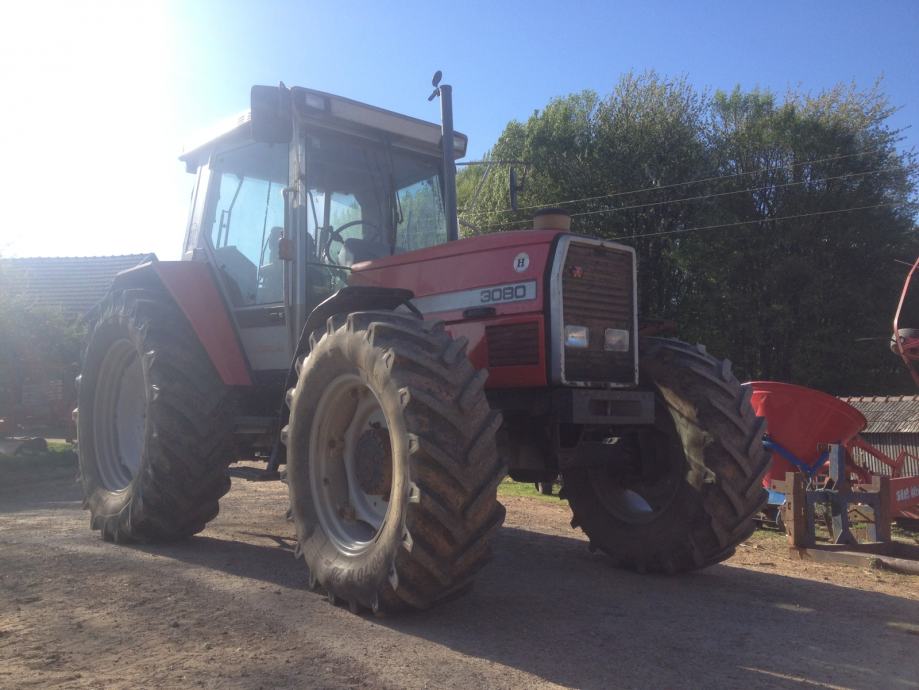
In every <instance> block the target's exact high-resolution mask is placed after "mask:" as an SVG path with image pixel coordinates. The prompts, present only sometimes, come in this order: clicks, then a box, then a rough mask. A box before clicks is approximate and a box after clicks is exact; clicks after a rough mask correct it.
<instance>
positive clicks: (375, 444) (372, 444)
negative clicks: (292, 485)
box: [309, 374, 393, 556]
mask: <svg viewBox="0 0 919 690" xmlns="http://www.w3.org/2000/svg"><path fill="white" fill-rule="evenodd" d="M309 457H310V464H309V467H310V485H311V490H312V493H313V500H314V505H315V506H316V513H317V517H318V518H319V522H320V523H321V524H322V526H323V530H324V531H325V533H326V534H327V535H328V536H329V539H330V541H331V542H332V543H333V544H334V545H335V547H336V548H337V549H338V550H339V551H340V552H342V553H344V554H346V555H349V556H354V555H358V554H360V553H363V552H364V551H366V550H367V549H368V548H370V546H371V545H372V544H373V542H374V539H375V538H376V535H377V534H378V533H379V531H380V530H381V529H382V527H383V525H384V523H385V521H386V516H387V514H388V512H389V499H390V493H391V490H392V484H393V458H392V450H391V447H390V440H389V429H388V428H387V426H386V418H385V415H384V414H383V409H382V407H381V405H380V402H379V400H378V399H377V397H376V395H375V394H374V393H373V391H371V390H370V388H368V387H367V384H366V383H365V382H364V381H363V380H362V379H361V378H360V376H358V375H356V374H343V375H341V376H339V377H338V378H336V379H334V380H333V381H331V382H330V383H329V384H328V386H327V387H326V389H325V391H324V392H323V394H322V396H321V397H320V400H319V403H318V405H317V409H316V413H315V416H314V418H313V424H312V430H311V433H310V451H309Z"/></svg>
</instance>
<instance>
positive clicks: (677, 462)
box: [564, 338, 769, 573]
mask: <svg viewBox="0 0 919 690" xmlns="http://www.w3.org/2000/svg"><path fill="white" fill-rule="evenodd" d="M641 346H642V359H641V367H640V368H641V371H640V375H641V380H642V382H643V384H645V385H648V384H650V385H652V386H653V389H654V391H655V393H656V396H655V399H656V405H655V423H654V425H653V426H652V427H649V428H647V429H644V430H641V431H637V432H634V433H630V434H627V435H625V436H622V437H620V438H619V439H618V441H617V442H616V443H615V444H614V445H612V446H611V449H610V455H609V457H608V458H607V462H606V463H605V464H603V465H600V466H593V467H581V468H576V469H571V470H568V471H566V472H565V473H564V482H565V488H564V494H565V497H566V498H567V499H568V500H569V503H570V505H571V510H572V513H573V519H572V526H580V527H581V529H583V530H584V532H585V533H586V534H587V536H588V537H589V538H590V541H591V545H592V546H594V547H596V548H599V549H600V550H602V551H604V552H606V553H607V554H609V556H610V557H611V558H612V559H613V561H614V562H615V563H616V564H617V565H618V566H620V567H623V568H627V569H630V570H636V571H639V572H665V573H676V572H683V571H688V570H694V569H697V568H703V567H705V566H708V565H711V564H713V563H717V562H719V561H722V560H724V559H725V558H728V557H730V556H731V555H732V554H733V553H734V550H735V547H736V546H737V544H739V543H740V542H742V541H743V540H745V539H746V538H747V537H749V536H750V534H752V533H753V530H754V529H755V527H756V524H755V521H754V517H755V515H756V514H757V513H758V512H759V510H760V509H761V508H762V507H763V505H764V504H765V501H766V492H765V491H764V490H763V488H762V477H763V474H764V473H765V471H766V468H767V466H768V464H769V454H768V453H767V452H766V451H765V450H764V449H763V447H762V437H763V433H764V432H765V419H763V418H760V417H757V416H756V415H755V413H754V411H753V409H752V407H751V406H750V390H749V389H746V388H743V387H742V386H741V385H740V383H739V382H738V381H737V379H736V378H735V377H734V375H733V374H732V373H731V365H730V362H728V361H719V360H717V359H715V358H713V357H711V356H710V355H709V354H707V353H706V351H705V348H704V347H703V346H701V345H697V346H692V345H689V344H687V343H683V342H680V341H677V340H669V339H662V338H645V339H643V340H642V343H641Z"/></svg>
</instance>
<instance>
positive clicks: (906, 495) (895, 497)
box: [890, 477, 919, 519]
mask: <svg viewBox="0 0 919 690" xmlns="http://www.w3.org/2000/svg"><path fill="white" fill-rule="evenodd" d="M890 512H891V514H892V515H893V516H894V517H908V518H913V519H917V518H919V477H895V478H893V479H891V480H890Z"/></svg>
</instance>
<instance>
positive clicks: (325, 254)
mask: <svg viewBox="0 0 919 690" xmlns="http://www.w3.org/2000/svg"><path fill="white" fill-rule="evenodd" d="M355 225H366V226H367V227H368V228H370V229H371V230H374V231H376V235H377V236H379V234H380V228H379V226H378V225H376V224H375V223H371V222H369V221H366V220H363V219H361V218H358V219H357V220H349V221H348V222H347V223H343V224H342V225H339V226H338V227H337V228H332V229H331V230H329V236H328V238H327V239H326V242H325V245H324V246H323V247H322V253H321V254H320V258H325V260H326V262H328V263H330V264H338V262H337V261H335V260H334V259H333V258H332V242H334V241H335V240H338V243H339V244H344V243H345V238H344V237H342V236H341V233H343V232H344V231H345V230H347V229H348V228H353V227H354V226H355Z"/></svg>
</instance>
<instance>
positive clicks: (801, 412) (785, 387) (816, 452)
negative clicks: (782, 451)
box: [744, 381, 867, 488]
mask: <svg viewBox="0 0 919 690" xmlns="http://www.w3.org/2000/svg"><path fill="white" fill-rule="evenodd" d="M744 385H745V386H749V387H750V388H752V389H753V395H752V396H751V398H750V404H751V405H752V406H753V409H754V411H755V412H756V414H758V415H759V416H760V417H765V418H766V422H767V424H768V429H769V436H770V437H771V438H772V440H773V441H775V442H776V443H778V444H780V445H781V446H783V447H784V448H786V449H787V450H788V451H790V452H791V453H792V454H793V455H794V456H795V457H796V458H798V459H799V460H803V461H804V462H806V463H808V464H813V463H815V462H816V461H817V459H818V458H819V457H820V453H821V448H820V446H821V444H824V445H825V444H829V443H840V444H843V445H845V444H847V443H848V442H849V441H850V440H851V439H852V438H853V437H854V436H855V435H856V434H857V433H858V432H860V431H861V430H862V429H864V428H865V425H866V424H867V421H866V420H865V417H864V415H862V413H861V412H859V411H858V410H856V409H855V408H854V407H852V406H851V405H849V404H847V403H844V402H843V401H842V400H839V399H838V398H834V397H833V396H832V395H827V394H826V393H821V392H820V391H815V390H813V389H811V388H805V387H804V386H796V385H794V384H791V383H780V382H778V381H752V382H750V383H745V384H744ZM795 471H797V468H796V467H795V466H794V465H792V464H791V463H790V462H788V461H787V460H786V459H785V458H783V457H782V456H781V455H779V454H778V453H773V454H772V465H771V466H770V468H769V470H768V471H767V472H766V476H765V478H764V479H763V486H765V487H766V488H771V486H772V481H773V480H774V479H778V480H784V479H785V473H786V472H795Z"/></svg>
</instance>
